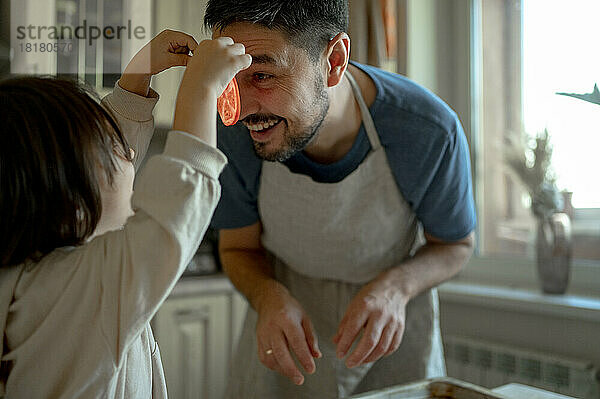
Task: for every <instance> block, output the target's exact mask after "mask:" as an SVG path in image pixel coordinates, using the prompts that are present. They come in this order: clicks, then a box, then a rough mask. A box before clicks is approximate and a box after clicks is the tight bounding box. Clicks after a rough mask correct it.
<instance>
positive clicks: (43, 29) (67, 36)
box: [16, 20, 146, 46]
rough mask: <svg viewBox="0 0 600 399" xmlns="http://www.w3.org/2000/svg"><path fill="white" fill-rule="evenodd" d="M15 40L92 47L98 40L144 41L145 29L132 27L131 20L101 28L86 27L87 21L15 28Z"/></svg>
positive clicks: (94, 26)
mask: <svg viewBox="0 0 600 399" xmlns="http://www.w3.org/2000/svg"><path fill="white" fill-rule="evenodd" d="M16 38H17V40H31V41H53V40H73V39H78V40H86V41H87V43H88V45H90V46H91V45H92V43H93V42H94V40H98V39H100V38H103V39H107V40H114V39H116V40H121V39H129V40H131V39H133V38H135V39H138V40H142V39H146V28H145V27H143V26H135V27H134V26H133V25H132V22H131V20H129V21H127V25H119V26H110V25H109V26H103V27H99V26H96V25H91V24H90V25H88V22H87V20H83V24H81V25H78V26H75V27H73V26H69V25H62V26H36V25H32V24H29V25H27V26H24V25H20V26H17V27H16Z"/></svg>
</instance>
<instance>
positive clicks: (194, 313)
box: [153, 277, 246, 399]
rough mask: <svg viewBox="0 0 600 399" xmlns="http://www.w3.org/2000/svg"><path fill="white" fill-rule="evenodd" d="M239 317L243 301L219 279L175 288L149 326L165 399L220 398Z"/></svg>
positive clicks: (187, 282)
mask: <svg viewBox="0 0 600 399" xmlns="http://www.w3.org/2000/svg"><path fill="white" fill-rule="evenodd" d="M245 312H246V301H245V299H244V298H243V297H242V296H241V295H240V294H238V293H237V292H236V291H235V290H234V289H233V287H232V286H231V284H230V283H229V281H228V280H227V279H226V278H225V277H217V278H214V277H206V278H188V279H185V280H183V281H181V282H180V283H179V284H178V286H177V287H176V288H175V290H174V291H173V294H172V295H171V296H170V297H169V299H167V301H166V302H165V303H164V304H163V306H162V307H161V309H160V310H159V312H158V313H157V315H156V317H155V318H154V320H153V329H154V335H155V337H156V340H157V341H158V344H159V346H160V351H161V355H162V361H163V365H164V368H165V375H166V379H167V389H168V393H169V397H173V398H182V399H187V398H194V399H221V398H222V397H223V394H224V392H225V386H226V382H227V380H228V376H229V364H230V360H231V356H232V354H233V351H234V349H235V345H236V343H237V339H238V337H239V333H240V328H241V325H242V322H243V319H244V316H245Z"/></svg>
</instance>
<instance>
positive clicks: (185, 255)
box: [81, 89, 227, 366]
mask: <svg viewBox="0 0 600 399" xmlns="http://www.w3.org/2000/svg"><path fill="white" fill-rule="evenodd" d="M121 90H122V89H121ZM118 91H119V89H116V90H115V93H113V95H109V96H108V98H105V104H107V105H108V107H109V108H111V110H112V111H113V112H115V113H116V114H117V115H120V116H121V117H123V116H125V117H126V118H125V119H126V122H125V123H122V122H121V120H120V123H121V128H122V129H123V130H124V133H125V134H126V135H127V137H128V139H130V138H133V139H134V141H132V142H131V143H132V144H136V145H138V146H140V147H138V148H140V149H141V150H142V151H140V152H139V153H138V156H142V155H143V152H145V148H146V147H147V141H149V138H148V137H149V136H151V128H150V129H149V128H148V126H147V122H148V120H151V114H150V115H148V113H146V115H144V114H142V111H143V110H141V109H140V108H144V107H146V105H147V104H149V103H150V100H147V99H143V97H139V96H137V97H139V98H137V99H136V97H132V96H135V95H133V94H131V93H127V92H125V93H122V92H121V94H116V93H117V92H118ZM131 99H133V102H132V103H130V104H123V103H122V102H127V101H129V100H131ZM138 101H139V103H137V102H138ZM136 103H137V105H138V106H139V108H137V109H136V107H135V105H136ZM152 106H153V105H152ZM146 111H149V110H148V109H146ZM136 115H137V116H136ZM148 116H150V119H148V120H143V119H144V118H146V117H148ZM127 129H130V131H127ZM148 131H149V132H150V134H148ZM147 136H148V137H147ZM140 159H141V158H140ZM226 163H227V158H226V157H225V155H224V154H223V153H222V152H221V151H220V150H218V149H216V148H214V147H211V146H210V145H208V144H206V143H205V142H203V141H202V140H200V139H198V138H196V137H195V136H192V135H190V134H187V133H185V132H177V131H171V132H170V133H169V135H168V137H167V142H166V146H165V149H164V152H163V153H162V154H160V155H156V156H153V157H152V158H150V159H149V160H148V162H147V164H146V166H145V167H144V170H143V171H142V172H141V173H140V175H139V176H138V177H137V179H138V180H137V183H136V190H135V192H134V194H133V197H132V207H133V209H135V210H136V212H135V214H134V215H133V216H131V217H130V218H129V219H128V220H127V222H126V224H125V226H124V228H123V229H122V230H119V231H112V232H109V233H107V234H104V235H101V236H99V237H96V238H95V239H93V240H92V241H91V242H89V243H88V244H87V245H85V246H84V248H85V251H83V253H82V255H81V256H82V257H84V258H88V259H82V261H83V263H84V264H96V265H98V264H99V263H100V265H99V266H100V267H98V268H97V269H98V270H97V274H96V275H97V278H98V279H99V280H100V281H101V305H100V313H101V314H100V317H101V325H102V330H103V331H102V332H103V334H104V337H105V340H106V343H107V346H108V349H109V350H110V352H111V353H112V355H113V358H114V361H115V366H118V365H119V364H120V362H121V361H122V360H123V359H124V355H125V354H126V353H127V351H128V350H129V347H130V345H131V344H132V343H133V342H134V341H135V339H136V338H137V337H138V336H139V334H140V333H141V331H142V330H143V329H144V327H145V326H146V324H147V323H148V322H149V321H150V320H151V319H152V317H153V316H154V314H155V313H156V312H157V311H158V308H159V307H160V305H161V304H162V302H163V301H164V300H165V299H166V298H167V296H168V295H169V293H170V291H171V290H172V289H173V287H174V285H175V283H176V282H177V280H178V279H179V277H180V276H181V274H182V273H183V271H184V269H185V267H186V266H187V264H188V263H189V261H190V260H191V258H192V256H193V254H194V253H195V251H196V249H197V248H198V245H199V244H200V241H201V240H202V237H203V235H204V233H205V232H206V229H207V227H208V224H209V222H210V219H211V217H212V214H213V212H214V209H215V207H216V205H217V202H218V200H219V197H220V193H221V187H220V184H219V180H218V178H219V175H220V173H221V172H222V170H223V168H224V167H225V165H226Z"/></svg>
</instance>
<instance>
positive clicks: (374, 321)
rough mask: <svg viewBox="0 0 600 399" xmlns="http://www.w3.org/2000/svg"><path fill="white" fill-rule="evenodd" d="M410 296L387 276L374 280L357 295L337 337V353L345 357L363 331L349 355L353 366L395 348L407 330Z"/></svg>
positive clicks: (383, 354) (349, 362)
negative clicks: (401, 290) (407, 311)
mask: <svg viewBox="0 0 600 399" xmlns="http://www.w3.org/2000/svg"><path fill="white" fill-rule="evenodd" d="M407 302H408V298H407V297H405V296H404V295H401V293H400V292H399V291H398V289H397V288H395V287H390V286H389V284H386V282H385V281H383V280H374V281H373V282H371V283H369V284H367V285H366V286H364V287H363V288H362V289H361V290H360V291H359V293H358V294H357V295H356V297H354V299H353V300H352V302H350V305H349V306H348V309H347V310H346V314H345V315H344V318H343V319H342V321H341V322H340V326H339V328H338V332H337V334H336V335H335V337H334V338H333V342H334V343H335V344H337V357H338V358H340V359H341V358H343V357H344V356H346V354H347V353H348V350H350V347H351V346H352V343H353V342H354V341H355V340H356V339H357V338H358V336H359V334H360V332H361V331H362V332H363V336H362V338H361V339H360V341H359V342H358V344H357V346H356V348H355V349H354V351H353V352H352V354H351V355H350V356H348V358H347V359H346V366H347V367H349V368H352V367H356V366H359V365H361V364H364V363H370V362H374V361H376V360H378V359H379V358H381V357H382V356H387V355H390V354H392V353H393V352H395V351H396V350H397V349H398V347H399V346H400V342H402V335H403V334H404V322H405V309H406V304H407Z"/></svg>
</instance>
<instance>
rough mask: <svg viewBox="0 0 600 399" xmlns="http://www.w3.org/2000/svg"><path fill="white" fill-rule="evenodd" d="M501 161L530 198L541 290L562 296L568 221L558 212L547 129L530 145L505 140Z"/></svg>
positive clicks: (568, 242)
mask: <svg viewBox="0 0 600 399" xmlns="http://www.w3.org/2000/svg"><path fill="white" fill-rule="evenodd" d="M528 141H529V142H532V141H533V140H528ZM505 159H506V163H507V164H508V166H509V167H510V169H511V170H512V171H513V172H514V174H516V175H517V176H518V178H519V179H520V180H521V182H522V183H523V184H524V185H525V186H526V187H527V190H528V192H529V195H530V197H531V211H532V213H533V215H534V216H535V218H536V219H537V222H538V223H537V224H538V226H537V236H536V255H537V264H538V274H539V276H540V280H541V282H542V290H543V291H544V292H546V293H549V294H563V293H564V292H565V291H566V289H567V285H568V282H569V274H570V269H571V252H572V244H571V221H570V219H569V216H568V215H567V214H565V213H563V212H561V210H562V207H563V200H562V194H561V192H560V191H559V190H558V188H557V187H556V178H555V176H554V173H553V171H552V168H551V160H552V146H551V145H550V137H549V135H548V130H546V129H544V131H543V132H542V133H540V134H538V136H537V137H536V138H535V145H533V146H532V145H531V144H529V143H528V144H526V145H525V144H523V143H521V142H515V141H508V143H507V145H506V147H505Z"/></svg>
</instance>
